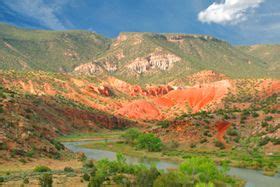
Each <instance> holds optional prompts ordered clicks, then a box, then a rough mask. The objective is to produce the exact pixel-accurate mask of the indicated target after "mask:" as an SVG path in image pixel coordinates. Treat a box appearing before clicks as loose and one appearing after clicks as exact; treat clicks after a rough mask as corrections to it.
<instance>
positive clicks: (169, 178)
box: [153, 171, 190, 187]
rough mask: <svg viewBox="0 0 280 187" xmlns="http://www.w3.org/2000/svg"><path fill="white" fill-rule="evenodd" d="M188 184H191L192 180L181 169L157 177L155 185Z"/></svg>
mask: <svg viewBox="0 0 280 187" xmlns="http://www.w3.org/2000/svg"><path fill="white" fill-rule="evenodd" d="M188 184H190V181H189V180H188V179H187V177H186V175H184V174H183V173H182V172H180V171H171V172H168V173H164V174H162V175H160V176H159V177H157V179H156V180H155V181H154V185H153V187H163V186H164V187H182V186H189V185H188Z"/></svg>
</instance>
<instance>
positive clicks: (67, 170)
mask: <svg viewBox="0 0 280 187" xmlns="http://www.w3.org/2000/svg"><path fill="white" fill-rule="evenodd" d="M64 171H65V172H74V169H73V168H71V167H65V168H64Z"/></svg>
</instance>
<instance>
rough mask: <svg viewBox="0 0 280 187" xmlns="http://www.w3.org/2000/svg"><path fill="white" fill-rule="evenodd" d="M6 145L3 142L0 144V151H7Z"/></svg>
mask: <svg viewBox="0 0 280 187" xmlns="http://www.w3.org/2000/svg"><path fill="white" fill-rule="evenodd" d="M7 148H8V145H7V143H5V142H0V150H7Z"/></svg>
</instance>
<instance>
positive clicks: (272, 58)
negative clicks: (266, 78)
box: [237, 45, 280, 76]
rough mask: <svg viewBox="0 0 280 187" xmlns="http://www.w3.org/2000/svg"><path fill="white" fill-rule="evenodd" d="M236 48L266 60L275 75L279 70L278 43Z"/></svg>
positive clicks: (279, 52) (279, 50)
mask: <svg viewBox="0 0 280 187" xmlns="http://www.w3.org/2000/svg"><path fill="white" fill-rule="evenodd" d="M237 48H238V49H240V50H242V51H243V52H246V53H248V54H249V55H252V56H255V57H258V58H259V59H261V60H262V61H264V62H266V63H267V64H268V66H269V70H270V71H271V72H274V73H275V75H276V74H277V73H278V76H279V72H280V45H253V46H239V47H237Z"/></svg>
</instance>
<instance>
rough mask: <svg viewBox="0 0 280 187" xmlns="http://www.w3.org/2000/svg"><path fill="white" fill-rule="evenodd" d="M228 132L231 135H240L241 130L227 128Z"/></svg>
mask: <svg viewBox="0 0 280 187" xmlns="http://www.w3.org/2000/svg"><path fill="white" fill-rule="evenodd" d="M227 134H228V135H229V136H238V135H239V132H238V130H237V129H228V130H227Z"/></svg>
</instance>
